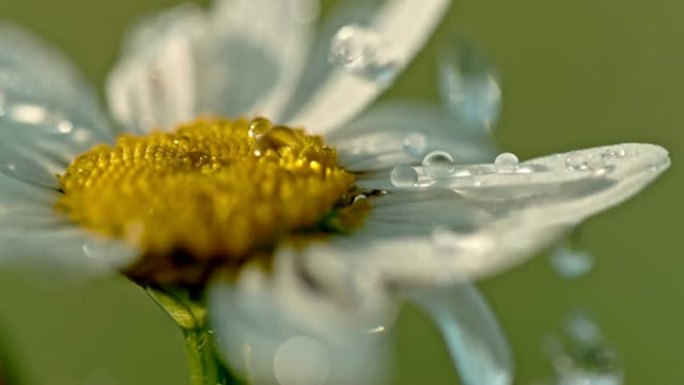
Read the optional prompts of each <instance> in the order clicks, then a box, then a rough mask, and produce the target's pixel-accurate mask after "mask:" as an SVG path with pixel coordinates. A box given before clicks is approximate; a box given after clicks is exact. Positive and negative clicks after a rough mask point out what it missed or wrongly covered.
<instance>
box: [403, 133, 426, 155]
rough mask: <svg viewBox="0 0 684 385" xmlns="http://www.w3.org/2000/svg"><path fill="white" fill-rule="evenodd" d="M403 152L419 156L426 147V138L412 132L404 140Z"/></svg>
mask: <svg viewBox="0 0 684 385" xmlns="http://www.w3.org/2000/svg"><path fill="white" fill-rule="evenodd" d="M403 146H404V151H406V152H407V153H408V154H410V155H413V156H421V155H423V153H424V152H425V148H426V147H427V138H426V137H425V135H423V134H421V133H420V132H412V133H410V134H408V135H406V137H405V138H404V142H403Z"/></svg>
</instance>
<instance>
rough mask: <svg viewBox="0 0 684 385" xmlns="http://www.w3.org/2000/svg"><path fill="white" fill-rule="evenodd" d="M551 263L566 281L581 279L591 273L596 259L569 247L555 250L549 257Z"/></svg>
mask: <svg viewBox="0 0 684 385" xmlns="http://www.w3.org/2000/svg"><path fill="white" fill-rule="evenodd" d="M549 262H550V263H551V267H552V268H553V270H554V271H555V272H556V273H557V274H558V275H559V276H561V277H563V278H566V279H574V278H579V277H581V276H583V275H585V274H587V273H588V272H589V271H591V269H592V267H593V266H594V259H593V258H592V257H591V255H589V253H587V252H583V251H577V250H572V249H569V248H567V247H559V248H557V249H555V250H554V251H553V252H552V253H551V255H550V257H549Z"/></svg>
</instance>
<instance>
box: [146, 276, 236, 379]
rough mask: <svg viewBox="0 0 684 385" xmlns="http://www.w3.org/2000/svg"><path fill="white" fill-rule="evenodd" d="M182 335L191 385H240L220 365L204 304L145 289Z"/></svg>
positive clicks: (173, 291)
mask: <svg viewBox="0 0 684 385" xmlns="http://www.w3.org/2000/svg"><path fill="white" fill-rule="evenodd" d="M145 290H146V291H147V293H148V294H149V295H150V296H151V297H152V298H153V299H154V300H155V302H157V304H159V306H161V308H163V309H164V310H165V311H166V312H167V313H168V314H169V316H170V317H171V318H172V319H173V320H174V321H175V322H176V324H177V325H178V326H179V327H180V329H181V331H182V332H183V339H184V346H185V354H186V357H187V360H188V370H189V372H190V384H191V385H238V384H242V382H241V381H239V380H238V379H237V378H236V377H235V376H234V375H233V374H232V373H231V372H230V371H229V370H228V369H227V368H226V367H225V366H224V365H223V363H222V362H221V360H220V358H219V356H218V354H217V348H216V338H215V337H214V331H213V330H212V329H211V327H210V325H209V324H208V322H207V311H206V308H205V307H204V305H202V304H201V302H200V301H198V300H197V299H195V298H192V296H191V295H190V293H189V292H187V291H184V290H180V289H169V288H161V287H150V286H147V287H145Z"/></svg>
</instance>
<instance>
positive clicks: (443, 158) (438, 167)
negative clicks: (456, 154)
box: [422, 151, 455, 178]
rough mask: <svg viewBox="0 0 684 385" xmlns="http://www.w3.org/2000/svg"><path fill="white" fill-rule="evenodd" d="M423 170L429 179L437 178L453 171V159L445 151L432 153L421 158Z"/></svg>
mask: <svg viewBox="0 0 684 385" xmlns="http://www.w3.org/2000/svg"><path fill="white" fill-rule="evenodd" d="M422 164H423V168H424V169H425V172H426V173H427V174H428V175H430V176H431V177H435V178H439V177H444V176H447V175H449V174H451V172H452V171H454V167H455V164H454V158H453V157H452V156H451V154H449V153H448V152H446V151H433V152H431V153H429V154H427V155H425V158H423V163H422Z"/></svg>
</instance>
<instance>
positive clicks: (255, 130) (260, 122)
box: [247, 118, 271, 139]
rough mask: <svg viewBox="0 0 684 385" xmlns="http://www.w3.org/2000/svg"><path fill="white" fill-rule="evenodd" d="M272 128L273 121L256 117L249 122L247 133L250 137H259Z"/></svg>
mask: <svg viewBox="0 0 684 385" xmlns="http://www.w3.org/2000/svg"><path fill="white" fill-rule="evenodd" d="M270 129H271V122H270V121H269V120H268V119H266V118H256V119H254V120H252V122H251V123H249V129H248V131H247V135H248V136H249V137H250V138H255V139H256V138H258V137H260V136H261V135H263V134H265V133H266V131H268V130H270Z"/></svg>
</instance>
